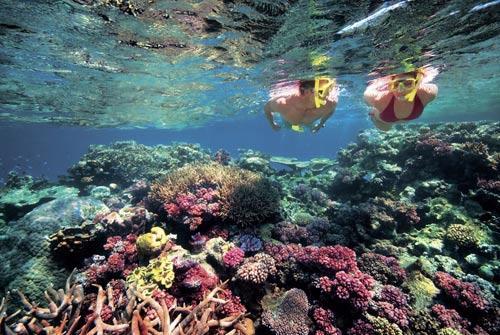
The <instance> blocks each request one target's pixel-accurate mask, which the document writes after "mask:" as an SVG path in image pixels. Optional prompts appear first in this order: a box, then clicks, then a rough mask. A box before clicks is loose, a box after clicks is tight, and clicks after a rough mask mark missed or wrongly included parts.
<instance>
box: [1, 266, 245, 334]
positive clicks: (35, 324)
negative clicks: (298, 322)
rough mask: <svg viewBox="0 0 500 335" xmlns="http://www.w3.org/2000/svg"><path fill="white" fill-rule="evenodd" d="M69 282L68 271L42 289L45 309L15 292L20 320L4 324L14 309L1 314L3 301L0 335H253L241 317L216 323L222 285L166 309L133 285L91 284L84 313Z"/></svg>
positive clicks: (78, 292) (77, 289)
mask: <svg viewBox="0 0 500 335" xmlns="http://www.w3.org/2000/svg"><path fill="white" fill-rule="evenodd" d="M72 281H73V273H72V274H71V276H70V277H69V278H68V280H67V282H66V288H65V289H64V290H62V289H61V290H58V291H56V290H54V289H52V288H50V289H48V290H47V291H46V293H45V297H46V300H47V302H48V307H46V308H44V307H39V306H38V305H37V304H35V303H32V302H29V301H28V299H27V298H26V297H25V296H24V295H23V294H22V293H21V292H18V294H19V297H20V299H21V302H22V303H23V305H24V306H25V308H26V310H25V313H24V316H22V317H21V318H20V319H18V320H17V321H16V322H13V323H10V324H9V322H11V320H13V319H14V318H15V317H16V316H17V315H18V314H19V313H20V311H18V312H16V313H14V314H13V315H10V316H7V301H6V299H5V298H4V299H3V300H2V301H1V304H0V330H1V334H7V335H14V334H23V335H24V334H26V335H28V334H50V335H95V334H97V335H100V334H131V335H143V334H152V335H187V334H190V335H205V334H208V333H209V332H211V331H216V332H217V334H221V335H223V334H226V335H253V333H252V330H251V329H252V328H251V327H249V323H248V320H247V319H245V315H244V313H240V314H237V315H231V316H229V317H225V318H222V319H219V318H218V317H217V313H216V311H217V309H218V308H219V307H220V306H221V305H223V304H225V303H226V301H225V300H223V299H222V298H221V295H220V294H221V293H222V292H223V287H224V284H222V285H220V286H219V287H216V288H214V289H213V290H212V291H211V292H209V293H208V294H207V296H206V297H205V298H204V299H203V300H202V301H201V302H200V303H199V304H198V305H196V306H189V307H187V306H182V307H180V306H177V305H176V303H175V302H174V303H173V304H170V306H167V302H166V300H163V299H160V302H159V301H157V300H155V299H154V298H152V297H148V296H146V295H144V294H142V293H141V292H140V291H138V290H136V289H135V288H134V287H130V288H129V289H128V290H127V292H126V293H125V291H124V290H123V291H122V292H121V293H120V294H118V295H117V294H116V292H114V291H113V288H112V287H111V286H110V285H108V287H107V289H106V290H105V289H103V288H102V287H101V286H96V287H97V288H98V292H97V296H95V301H94V303H92V304H91V307H90V308H87V309H86V306H85V303H84V298H85V296H84V291H83V287H82V286H81V285H79V284H75V283H72ZM124 302H125V303H124ZM84 315H86V317H84ZM250 324H251V325H252V323H250ZM249 329H250V330H249Z"/></svg>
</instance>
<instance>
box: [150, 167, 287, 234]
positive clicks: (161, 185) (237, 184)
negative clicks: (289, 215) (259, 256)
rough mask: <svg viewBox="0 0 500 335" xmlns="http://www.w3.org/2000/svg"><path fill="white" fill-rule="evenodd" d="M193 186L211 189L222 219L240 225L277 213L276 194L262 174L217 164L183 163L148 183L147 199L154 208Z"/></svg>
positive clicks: (255, 221) (249, 224)
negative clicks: (183, 164) (183, 165)
mask: <svg viewBox="0 0 500 335" xmlns="http://www.w3.org/2000/svg"><path fill="white" fill-rule="evenodd" d="M197 187H210V188H212V189H214V190H215V191H216V193H217V196H218V198H219V199H220V205H221V208H220V213H221V218H222V219H223V220H228V221H231V222H235V223H236V224H238V225H240V226H251V225H254V224H259V223H263V222H265V221H266V220H268V219H271V218H274V217H276V216H277V215H278V208H279V194H278V191H277V189H276V188H275V187H274V185H272V183H271V182H270V181H269V180H268V179H267V178H265V177H264V176H262V175H260V174H257V173H255V172H251V171H247V170H244V169H241V168H236V167H229V166H224V165H220V164H204V165H187V166H185V167H183V168H180V169H178V170H176V171H174V172H172V173H170V174H169V175H167V176H166V177H165V178H164V179H163V180H161V181H159V182H156V183H154V184H153V185H152V186H151V192H150V194H149V201H150V204H151V205H152V207H153V208H154V209H156V210H158V209H159V208H161V206H163V205H164V204H167V203H172V202H175V200H176V197H177V196H178V195H179V194H185V193H188V192H192V191H193V190H194V189H196V188H197Z"/></svg>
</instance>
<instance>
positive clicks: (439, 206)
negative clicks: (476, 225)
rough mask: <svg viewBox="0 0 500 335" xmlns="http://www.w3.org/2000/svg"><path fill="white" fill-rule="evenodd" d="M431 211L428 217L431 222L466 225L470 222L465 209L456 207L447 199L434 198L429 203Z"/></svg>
mask: <svg viewBox="0 0 500 335" xmlns="http://www.w3.org/2000/svg"><path fill="white" fill-rule="evenodd" d="M428 208H429V211H428V213H427V214H426V217H427V218H428V219H429V220H430V221H431V222H448V223H449V222H457V223H465V222H467V221H468V220H469V218H468V217H466V216H465V215H464V214H463V213H464V212H465V211H464V209H463V208H460V207H457V206H454V205H452V204H450V203H449V202H448V200H446V198H442V197H439V198H433V199H431V200H430V201H429V203H428Z"/></svg>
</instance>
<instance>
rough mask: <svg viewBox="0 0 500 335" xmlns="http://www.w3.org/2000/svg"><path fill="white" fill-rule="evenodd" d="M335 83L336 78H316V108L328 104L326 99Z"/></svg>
mask: <svg viewBox="0 0 500 335" xmlns="http://www.w3.org/2000/svg"><path fill="white" fill-rule="evenodd" d="M322 82H323V83H322ZM334 85H335V80H334V79H330V78H328V77H316V78H315V79H314V104H315V106H316V108H320V107H321V106H324V105H326V100H327V98H328V95H329V94H330V91H331V90H332V88H333V86H334Z"/></svg>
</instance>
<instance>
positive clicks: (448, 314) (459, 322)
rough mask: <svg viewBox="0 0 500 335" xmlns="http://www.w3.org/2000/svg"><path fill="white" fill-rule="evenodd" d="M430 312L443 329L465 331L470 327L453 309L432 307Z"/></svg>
mask: <svg viewBox="0 0 500 335" xmlns="http://www.w3.org/2000/svg"><path fill="white" fill-rule="evenodd" d="M431 310H432V314H433V315H434V316H435V317H436V319H437V320H438V321H439V323H440V324H441V327H443V328H446V327H449V328H453V329H457V330H466V329H467V328H468V327H469V326H470V322H469V321H468V320H467V319H464V318H462V317H461V316H460V314H458V312H457V311H456V310H454V309H447V308H446V307H444V306H443V305H434V306H432V309H431Z"/></svg>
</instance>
